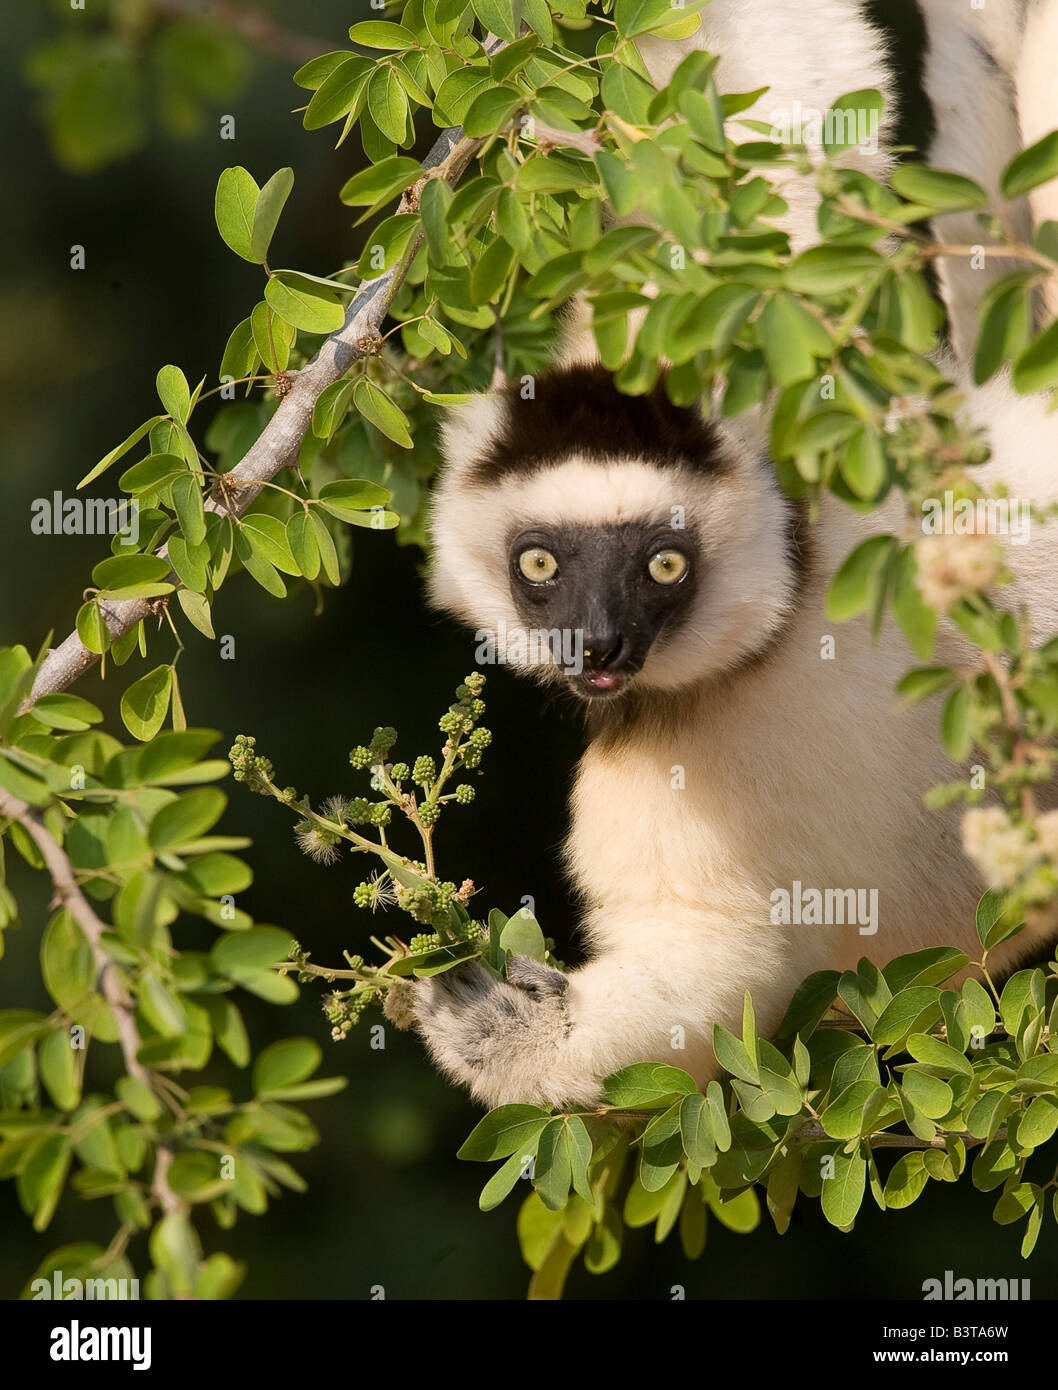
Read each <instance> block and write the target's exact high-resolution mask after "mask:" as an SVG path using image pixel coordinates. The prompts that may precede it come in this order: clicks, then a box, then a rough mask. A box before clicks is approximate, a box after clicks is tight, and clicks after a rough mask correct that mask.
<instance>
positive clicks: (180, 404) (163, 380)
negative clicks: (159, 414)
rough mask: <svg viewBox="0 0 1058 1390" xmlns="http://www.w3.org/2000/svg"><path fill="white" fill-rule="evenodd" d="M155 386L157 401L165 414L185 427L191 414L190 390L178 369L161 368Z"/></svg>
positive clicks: (170, 367)
mask: <svg viewBox="0 0 1058 1390" xmlns="http://www.w3.org/2000/svg"><path fill="white" fill-rule="evenodd" d="M155 384H156V386H157V388H158V399H159V400H160V401H161V403H162V405H163V406H164V407H165V410H166V412H167V414H169V415H171V416H172V417H173V419H174V420H179V422H180V424H182V425H186V424H187V417H188V415H189V414H190V413H191V388H190V387H189V386H188V384H187V378H186V377H185V376H184V374H183V372H182V371H181V370H180V368H179V367H172V366H169V367H162V368H161V369H160V370H159V372H158V375H157V377H156V378H155Z"/></svg>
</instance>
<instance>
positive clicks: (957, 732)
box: [940, 685, 973, 763]
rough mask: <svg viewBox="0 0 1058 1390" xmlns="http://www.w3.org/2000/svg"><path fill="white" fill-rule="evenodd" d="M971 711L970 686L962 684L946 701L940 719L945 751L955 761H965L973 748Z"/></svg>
mask: <svg viewBox="0 0 1058 1390" xmlns="http://www.w3.org/2000/svg"><path fill="white" fill-rule="evenodd" d="M971 712H972V702H971V697H970V687H969V686H968V685H960V686H958V687H957V688H956V689H955V690H953V691H952V693H951V694H950V695H949V696H948V698H947V700H946V701H945V704H944V710H943V712H942V714H941V720H940V734H941V741H942V743H943V744H944V751H945V752H946V753H947V754H948V757H949V758H951V760H952V762H954V763H962V762H965V761H966V759H967V758H968V757H969V756H970V750H971V749H972V748H973V728H972V726H971V723H970V715H971Z"/></svg>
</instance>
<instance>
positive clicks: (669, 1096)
mask: <svg viewBox="0 0 1058 1390" xmlns="http://www.w3.org/2000/svg"><path fill="white" fill-rule="evenodd" d="M697 1089H698V1087H697V1086H696V1085H695V1084H694V1078H693V1077H691V1076H689V1075H688V1074H687V1072H685V1071H681V1070H680V1069H679V1068H678V1067H669V1066H665V1065H664V1064H663V1063H654V1062H638V1063H636V1064H635V1065H634V1066H630V1067H624V1068H623V1069H622V1070H621V1071H618V1072H614V1074H613V1075H612V1076H608V1077H607V1078H606V1080H605V1081H604V1082H603V1088H602V1094H603V1100H604V1101H605V1102H606V1104H607V1105H612V1106H614V1107H615V1109H618V1110H664V1109H666V1108H667V1107H668V1106H669V1105H671V1104H672V1102H673V1101H674V1100H676V1099H678V1098H679V1097H680V1096H684V1095H692V1094H694V1093H695V1092H696V1091H697Z"/></svg>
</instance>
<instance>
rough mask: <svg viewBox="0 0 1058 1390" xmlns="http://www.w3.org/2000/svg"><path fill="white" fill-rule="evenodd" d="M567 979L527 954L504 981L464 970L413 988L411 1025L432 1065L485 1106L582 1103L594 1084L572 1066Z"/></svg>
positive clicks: (475, 968)
mask: <svg viewBox="0 0 1058 1390" xmlns="http://www.w3.org/2000/svg"><path fill="white" fill-rule="evenodd" d="M571 996H572V991H571V989H570V977H569V976H567V975H565V974H563V972H562V971H561V970H553V969H552V968H551V967H550V966H548V965H541V964H539V962H537V961H535V960H531V959H530V958H529V957H527V956H517V957H512V958H511V959H510V960H509V961H508V962H507V980H506V982H505V981H502V980H497V979H496V978H495V977H494V976H493V975H491V974H490V973H489V972H488V971H487V970H485V969H484V968H483V967H482V966H480V965H476V964H475V965H469V966H464V967H462V968H461V969H458V970H450V971H447V972H446V973H445V974H443V975H437V976H434V977H433V978H431V979H426V980H421V981H419V983H417V984H416V986H415V1002H414V1005H413V1013H414V1020H415V1026H416V1027H417V1028H418V1030H419V1032H420V1033H421V1034H422V1035H423V1038H424V1039H425V1041H426V1046H427V1048H428V1049H429V1052H430V1055H431V1057H432V1058H433V1060H434V1062H435V1063H436V1064H437V1066H438V1067H440V1068H441V1070H442V1071H444V1072H446V1073H447V1074H448V1075H449V1076H451V1077H453V1078H454V1079H455V1080H456V1081H460V1082H462V1083H463V1084H464V1085H465V1086H467V1087H468V1088H469V1089H470V1092H471V1094H472V1095H473V1096H474V1098H475V1099H476V1100H479V1101H482V1102H483V1103H485V1104H487V1105H502V1104H508V1103H511V1102H523V1103H535V1104H543V1105H561V1104H564V1103H566V1102H570V1101H575V1102H583V1101H584V1100H585V1099H590V1098H591V1095H592V1094H594V1093H595V1085H594V1083H593V1082H592V1081H591V1079H590V1078H585V1077H584V1075H583V1074H581V1075H579V1076H577V1075H576V1074H575V1072H574V1069H573V1067H572V1066H571V1062H572V1055H571V1054H572V1052H573V1051H574V1048H571V1042H572V1041H574V1039H575V1034H576V1028H577V1024H576V1019H575V1015H574V1011H573V1008H572V1003H573V1000H572V997H571Z"/></svg>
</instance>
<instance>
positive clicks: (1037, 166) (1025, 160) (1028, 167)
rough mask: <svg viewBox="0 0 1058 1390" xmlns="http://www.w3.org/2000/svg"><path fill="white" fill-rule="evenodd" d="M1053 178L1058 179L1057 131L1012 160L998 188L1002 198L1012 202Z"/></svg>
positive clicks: (1004, 171)
mask: <svg viewBox="0 0 1058 1390" xmlns="http://www.w3.org/2000/svg"><path fill="white" fill-rule="evenodd" d="M1054 178H1058V131H1052V132H1051V133H1050V134H1049V135H1045V136H1044V137H1043V139H1042V140H1038V141H1037V142H1036V144H1035V145H1030V146H1029V148H1028V149H1027V150H1022V152H1021V153H1020V154H1019V155H1017V156H1016V157H1015V158H1014V159H1012V160H1011V162H1010V163H1009V164H1008V165H1007V167H1006V168H1005V169H1004V170H1003V178H1002V181H1001V183H1000V188H1001V190H1002V193H1003V197H1004V198H1008V199H1010V200H1013V199H1014V198H1020V197H1022V196H1023V195H1024V194H1026V193H1030V192H1031V191H1032V190H1033V189H1034V188H1039V186H1040V184H1042V183H1048V182H1049V181H1050V180H1051V179H1054Z"/></svg>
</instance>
